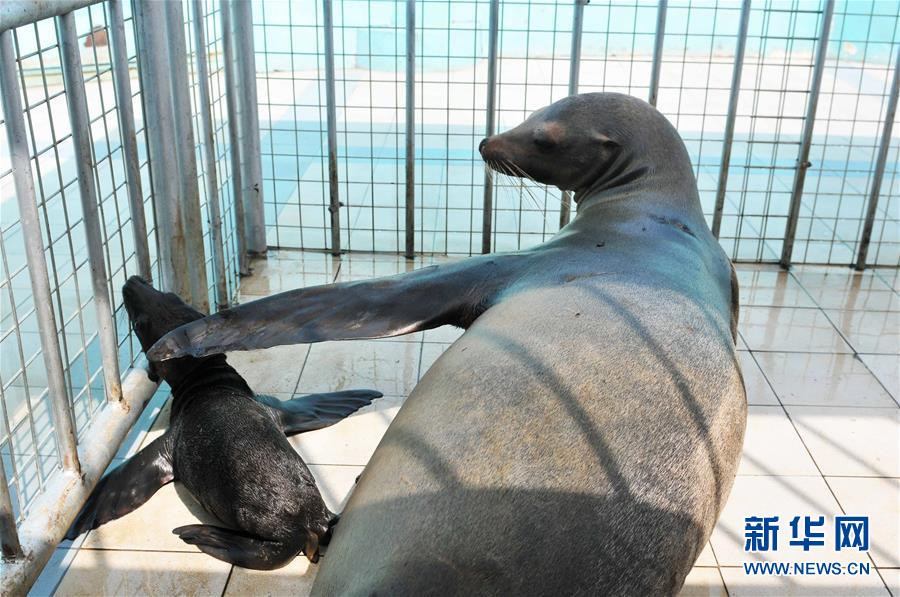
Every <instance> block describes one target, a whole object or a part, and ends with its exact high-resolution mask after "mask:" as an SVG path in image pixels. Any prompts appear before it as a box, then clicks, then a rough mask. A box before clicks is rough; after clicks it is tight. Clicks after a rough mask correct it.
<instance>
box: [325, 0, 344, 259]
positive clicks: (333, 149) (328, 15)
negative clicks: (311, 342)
mask: <svg viewBox="0 0 900 597" xmlns="http://www.w3.org/2000/svg"><path fill="white" fill-rule="evenodd" d="M322 23H323V26H324V29H325V31H324V37H325V103H326V104H327V107H326V118H327V121H328V197H329V202H328V213H329V214H330V215H331V254H332V255H340V254H341V200H340V188H339V185H338V165H337V106H336V101H337V100H336V99H335V90H334V15H333V14H332V3H331V0H322Z"/></svg>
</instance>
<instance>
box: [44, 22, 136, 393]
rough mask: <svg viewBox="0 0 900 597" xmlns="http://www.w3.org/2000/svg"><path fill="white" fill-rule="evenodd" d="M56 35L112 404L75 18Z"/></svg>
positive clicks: (112, 333)
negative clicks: (60, 55) (60, 54)
mask: <svg viewBox="0 0 900 597" xmlns="http://www.w3.org/2000/svg"><path fill="white" fill-rule="evenodd" d="M56 28H57V35H58V37H59V46H60V48H59V49H60V51H61V53H62V70H63V80H64V82H65V89H66V99H67V102H66V104H67V105H68V109H69V123H70V125H71V127H72V145H73V146H74V149H75V169H76V171H77V173H78V194H79V195H80V197H81V212H82V222H83V223H84V236H85V241H86V243H87V252H88V264H89V266H90V270H91V287H92V289H93V294H94V307H95V309H96V310H97V335H98V336H99V338H100V355H101V361H102V363H103V380H104V382H105V384H106V398H107V400H110V401H111V402H119V401H120V400H122V381H121V378H120V376H119V358H118V342H116V327H115V322H114V321H113V316H112V311H113V310H112V305H111V301H110V298H109V285H108V284H107V276H106V260H105V258H104V256H103V228H102V226H101V225H100V214H99V209H98V198H97V189H96V188H95V187H94V172H93V170H92V166H93V164H94V158H93V155H92V153H91V123H90V117H89V116H88V107H87V98H86V96H85V91H84V75H83V74H82V68H81V54H80V53H79V52H80V50H79V47H78V35H77V33H76V31H75V14H74V13H71V12H69V13H66V14H64V15H62V16H59V17H56Z"/></svg>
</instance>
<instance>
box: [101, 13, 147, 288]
mask: <svg viewBox="0 0 900 597" xmlns="http://www.w3.org/2000/svg"><path fill="white" fill-rule="evenodd" d="M106 7H107V9H108V10H109V32H110V40H109V42H110V49H111V50H112V68H113V83H114V84H115V89H116V108H117V109H116V113H117V114H118V116H119V140H120V141H121V143H122V155H123V157H124V159H125V186H126V188H127V190H128V206H129V208H130V212H131V230H132V234H133V236H134V254H135V257H136V258H137V265H138V273H139V274H140V275H141V277H142V278H144V279H145V280H147V281H148V282H152V281H153V272H152V271H151V269H150V248H149V247H148V244H147V221H146V219H145V217H144V193H143V189H142V188H141V165H140V161H139V159H138V151H137V139H136V136H137V135H136V134H135V132H134V107H133V106H132V103H131V102H132V96H131V73H130V72H129V68H128V48H127V47H126V43H125V23H124V20H123V18H122V0H110V1H109V2H107V4H106Z"/></svg>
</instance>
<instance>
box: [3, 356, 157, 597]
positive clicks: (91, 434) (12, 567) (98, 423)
mask: <svg viewBox="0 0 900 597" xmlns="http://www.w3.org/2000/svg"><path fill="white" fill-rule="evenodd" d="M156 387H157V386H156V384H155V383H153V382H152V381H150V378H149V377H148V376H147V362H146V360H144V359H143V358H142V359H141V360H140V361H139V362H138V363H136V364H135V367H134V368H133V369H131V370H130V371H129V372H128V373H127V374H126V375H125V378H124V379H123V380H122V400H121V401H120V402H118V403H115V404H113V403H110V404H107V405H106V407H105V408H103V409H102V410H100V412H99V413H98V414H97V416H96V417H95V418H94V420H93V421H92V422H91V424H90V426H89V427H88V428H87V429H86V430H85V437H88V438H91V441H90V442H86V443H85V444H84V445H83V446H82V449H81V454H80V456H81V472H80V474H79V473H78V472H76V471H72V470H66V471H62V472H59V473H57V474H56V475H54V476H53V477H51V478H50V479H49V481H48V483H47V485H46V486H45V487H44V493H43V494H41V496H40V497H38V498H37V499H36V500H35V502H34V503H33V504H32V506H31V512H30V514H29V516H28V517H26V518H25V521H24V522H23V523H22V524H21V526H20V527H19V529H18V536H19V541H20V543H21V549H22V552H23V553H24V557H20V558H16V559H12V560H7V561H4V562H3V565H2V566H0V570H2V574H0V585H2V586H3V587H4V593H6V591H7V587H11V589H9V590H10V593H11V594H18V593H22V594H24V593H26V592H27V591H28V589H29V587H31V585H32V584H34V581H35V580H37V577H38V576H39V575H40V573H41V569H42V568H43V567H44V565H45V564H46V563H47V561H48V560H49V559H50V556H51V555H53V551H54V550H55V549H56V547H57V545H59V542H60V541H62V539H63V537H64V536H65V534H66V531H67V530H68V528H69V526H71V524H72V522H73V521H74V520H75V516H76V515H77V514H78V511H79V510H80V509H81V505H82V504H83V503H84V502H85V500H87V498H88V496H89V495H90V494H91V491H92V490H93V489H94V486H95V485H96V484H97V481H99V480H100V477H101V476H102V475H103V471H105V470H106V468H107V467H108V466H109V463H110V462H112V459H113V458H114V457H115V455H116V452H117V451H118V449H119V446H120V445H121V444H122V441H123V440H124V439H125V436H126V435H127V434H128V431H129V429H131V427H132V425H134V422H135V421H136V420H137V418H138V416H140V414H141V410H142V409H143V408H144V405H145V404H146V403H147V401H148V400H149V399H150V397H151V396H153V393H154V392H155V391H156Z"/></svg>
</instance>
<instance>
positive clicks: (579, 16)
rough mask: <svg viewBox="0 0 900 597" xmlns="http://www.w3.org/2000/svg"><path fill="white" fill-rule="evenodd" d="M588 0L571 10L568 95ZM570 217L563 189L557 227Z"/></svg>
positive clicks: (578, 0)
mask: <svg viewBox="0 0 900 597" xmlns="http://www.w3.org/2000/svg"><path fill="white" fill-rule="evenodd" d="M588 2H589V0H575V2H574V4H575V6H574V7H573V10H572V47H571V51H570V52H569V88H568V91H569V95H576V94H577V93H578V74H579V72H580V69H581V33H582V30H583V28H584V5H585V4H587V3H588ZM571 217H572V193H570V192H569V191H563V192H562V194H561V195H560V206H559V227H560V228H562V227H563V226H565V225H566V224H568V223H569V219H570V218H571Z"/></svg>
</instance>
